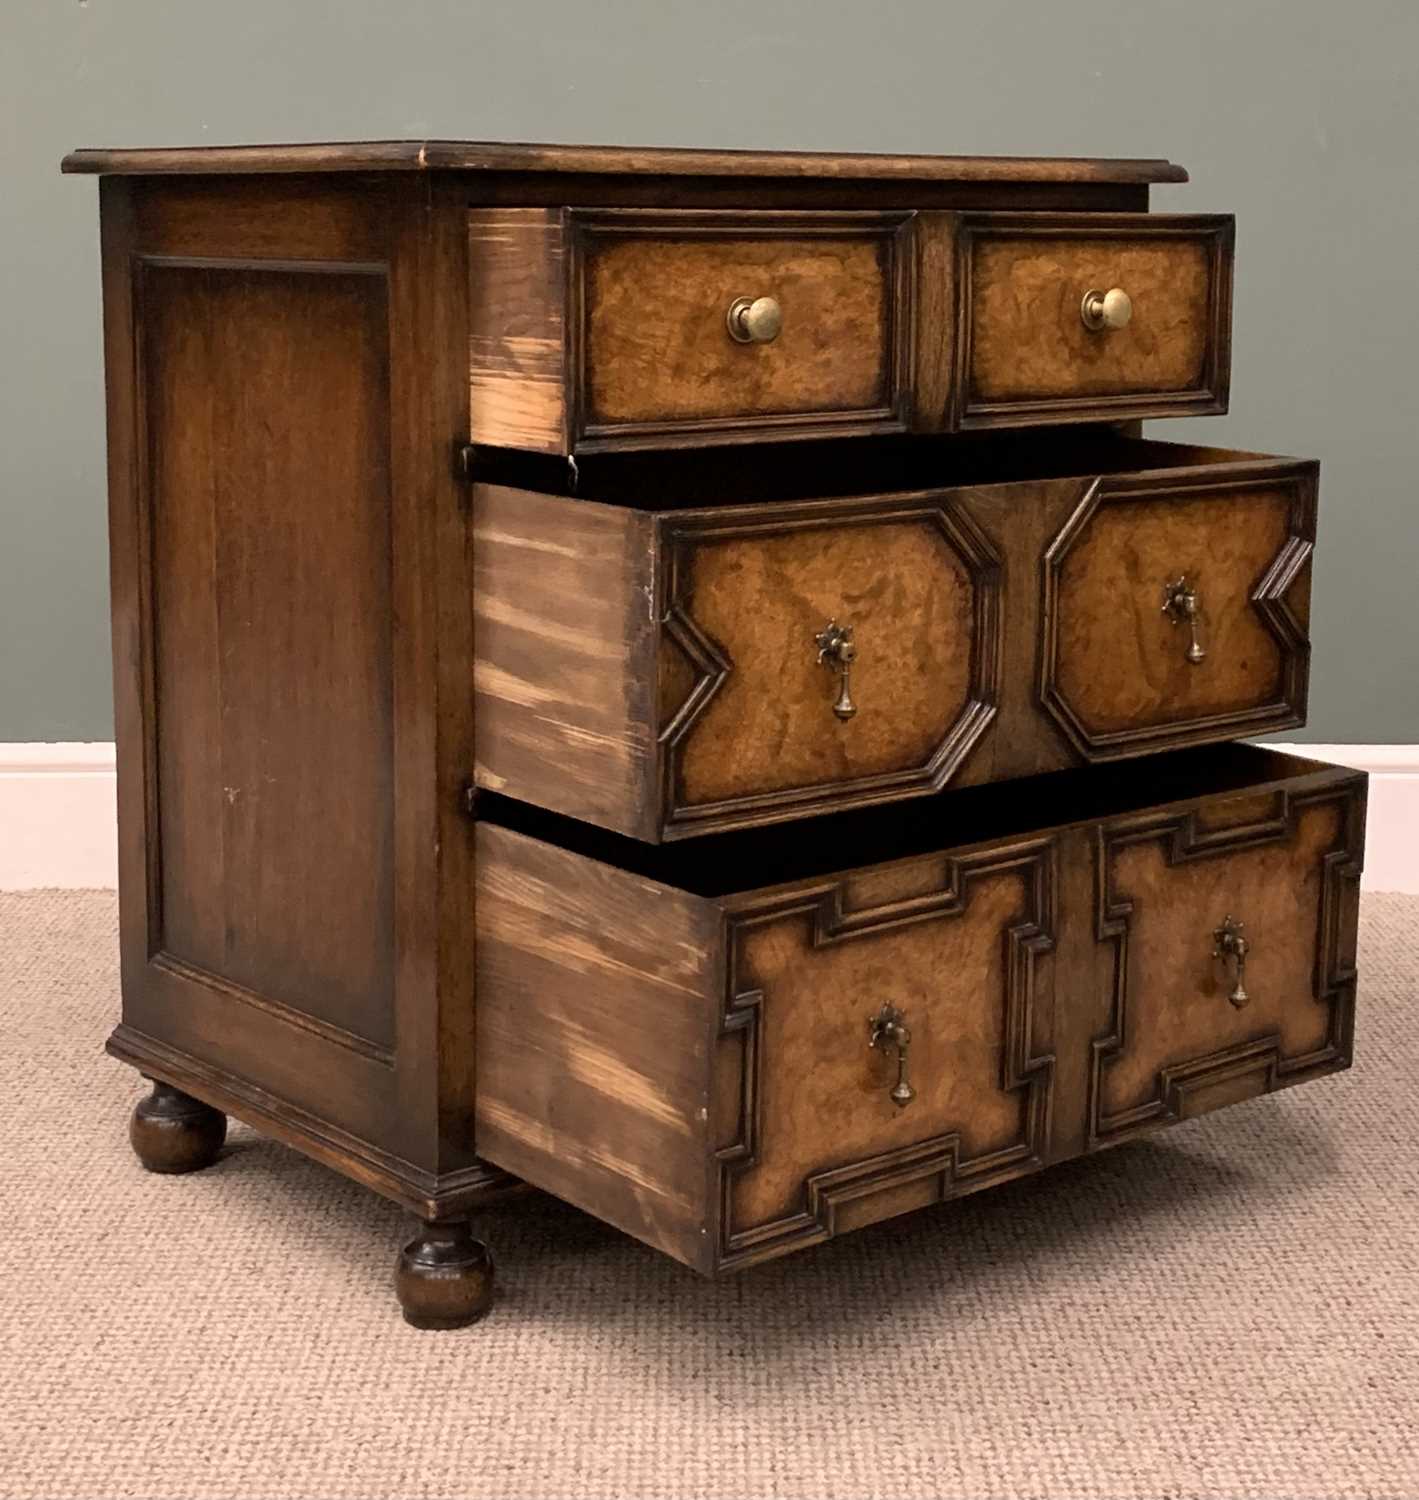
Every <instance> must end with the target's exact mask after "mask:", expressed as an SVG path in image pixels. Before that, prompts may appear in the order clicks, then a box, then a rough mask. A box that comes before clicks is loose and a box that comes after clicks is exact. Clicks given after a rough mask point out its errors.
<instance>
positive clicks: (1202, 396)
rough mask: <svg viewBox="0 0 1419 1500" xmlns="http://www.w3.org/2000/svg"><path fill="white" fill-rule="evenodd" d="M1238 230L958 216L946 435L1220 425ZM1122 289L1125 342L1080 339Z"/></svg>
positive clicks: (1141, 221) (1177, 220) (1178, 222)
mask: <svg viewBox="0 0 1419 1500" xmlns="http://www.w3.org/2000/svg"><path fill="white" fill-rule="evenodd" d="M1232 241H1233V223H1232V220H1231V219H1230V218H1221V217H1186V216H1165V215H1158V214H1154V215H1133V216H1122V215H1120V216H1101V215H1091V216H1087V217H1086V216H1058V217H1054V218H1051V217H1048V216H1045V215H1038V214H1023V215H1009V214H994V215H992V214H981V215H963V216H961V217H960V218H959V220H958V221H957V224H956V267H955V271H956V282H957V302H958V314H957V328H956V339H955V347H956V360H955V376H954V390H953V393H952V406H953V410H952V425H954V426H959V427H981V426H1016V425H1021V424H1024V423H1030V422H1061V421H1098V420H1100V419H1101V418H1106V417H1108V418H1125V417H1141V416H1164V415H1170V414H1171V415H1187V414H1198V413H1207V412H1218V411H1225V410H1226V406H1227V390H1228V367H1229V363H1230V345H1231V277H1232ZM1110 287H1122V288H1123V289H1124V290H1125V291H1126V292H1128V294H1129V296H1130V297H1131V298H1132V301H1133V316H1132V320H1131V321H1130V322H1129V324H1128V326H1127V327H1125V328H1121V329H1112V330H1104V331H1092V330H1090V329H1088V328H1086V327H1085V326H1084V323H1083V320H1082V318H1081V316H1080V303H1081V301H1082V299H1083V297H1084V294H1085V292H1087V291H1090V290H1098V291H1106V290H1107V289H1108V288H1110Z"/></svg>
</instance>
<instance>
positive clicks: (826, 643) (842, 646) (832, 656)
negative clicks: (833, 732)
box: [813, 620, 857, 724]
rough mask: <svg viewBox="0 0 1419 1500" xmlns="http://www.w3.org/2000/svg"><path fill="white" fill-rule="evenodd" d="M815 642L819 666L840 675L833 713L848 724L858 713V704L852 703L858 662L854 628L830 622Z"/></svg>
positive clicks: (833, 621) (815, 637) (815, 638)
mask: <svg viewBox="0 0 1419 1500" xmlns="http://www.w3.org/2000/svg"><path fill="white" fill-rule="evenodd" d="M813 642H814V644H815V645H816V646H817V648H818V664H819V666H824V667H827V668H829V669H830V670H831V671H833V672H836V673H837V674H838V696H837V701H836V702H835V703H834V704H833V712H834V713H835V714H836V715H837V716H838V718H840V719H841V720H842V721H843V723H844V724H846V723H847V721H848V720H849V719H850V718H852V716H853V715H854V714H855V713H856V712H857V704H855V703H854V702H853V701H852V664H853V662H855V661H856V660H857V647H856V646H855V645H854V644H853V640H852V626H851V625H839V624H838V622H837V621H836V620H829V621H828V623H827V624H826V625H825V626H824V627H823V628H822V629H821V630H820V631H819V632H818V633H817V635H815V636H814V637H813Z"/></svg>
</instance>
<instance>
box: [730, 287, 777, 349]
mask: <svg viewBox="0 0 1419 1500" xmlns="http://www.w3.org/2000/svg"><path fill="white" fill-rule="evenodd" d="M724 321H725V324H726V326H727V327H728V329H729V336H730V338H732V339H734V340H736V341H737V342H738V343H741V344H772V343H773V341H774V340H775V339H776V338H777V337H778V336H779V330H780V329H781V328H782V327H783V308H781V307H780V306H779V305H778V302H777V301H776V300H775V299H774V298H773V297H736V298H735V299H734V301H733V302H731V303H730V304H729V311H728V313H726V314H725V319H724Z"/></svg>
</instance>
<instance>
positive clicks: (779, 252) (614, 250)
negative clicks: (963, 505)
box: [468, 207, 1233, 454]
mask: <svg viewBox="0 0 1419 1500" xmlns="http://www.w3.org/2000/svg"><path fill="white" fill-rule="evenodd" d="M1232 240H1233V222H1232V219H1231V218H1230V217H1226V216H1218V215H1212V216H1199V215H1174V214H1146V213H1142V214H1139V213H1132V214H1112V213H1109V214H1103V213H953V212H943V211H935V210H926V211H916V210H911V209H896V210H891V209H888V210H882V211H861V210H829V211H826V212H817V211H815V212H798V211H782V210H764V209H751V208H739V209H714V210H710V209H646V208H637V209H614V208H595V209H592V208H505V207H498V208H482V209H475V210H473V211H472V212H470V214H469V219H468V254H469V280H468V290H469V314H470V329H471V342H470V352H469V382H470V385H469V403H470V404H469V417H470V423H471V425H470V433H471V435H472V439H473V441H474V442H476V443H482V444H488V445H491V446H493V447H500V448H523V449H529V450H532V451H535V452H540V453H563V454H569V453H576V454H587V453H595V452H603V451H606V450H611V449H623V450H624V449H632V448H677V447H681V448H683V447H694V448H701V447H704V446H706V445H710V444H722V443H740V442H748V441H760V442H762V441H772V440H775V439H782V438H815V437H819V438H821V437H829V436H832V435H835V434H836V435H847V434H854V435H863V434H877V433H891V432H905V431H908V430H911V431H917V432H951V431H956V430H960V429H966V428H976V427H1019V426H1026V425H1032V426H1039V425H1045V424H1050V425H1057V424H1059V423H1063V422H1100V421H1119V420H1123V419H1126V418H1136V417H1158V416H1186V415H1197V414H1203V413H1210V412H1220V411H1225V410H1226V408H1227V387H1228V374H1229V369H1230V360H1231V305H1232Z"/></svg>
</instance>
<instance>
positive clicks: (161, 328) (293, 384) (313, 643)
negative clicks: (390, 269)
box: [141, 266, 394, 1052]
mask: <svg viewBox="0 0 1419 1500" xmlns="http://www.w3.org/2000/svg"><path fill="white" fill-rule="evenodd" d="M141 295H142V299H143V307H144V318H145V341H144V356H143V357H144V368H145V371H146V372H147V380H148V384H147V392H148V402H147V415H148V435H149V442H150V451H151V454H152V461H151V468H150V470H149V482H150V485H151V494H152V518H151V519H152V546H153V568H154V578H155V584H154V591H153V592H154V600H153V630H154V636H155V643H156V644H155V650H156V660H155V675H156V684H157V702H156V719H157V779H158V786H157V791H158V802H159V808H160V830H161V831H160V838H161V848H162V860H161V865H160V870H161V881H162V900H161V920H160V928H159V933H160V935H159V938H158V942H159V947H160V949H161V951H162V952H164V953H165V954H168V955H170V956H171V957H173V958H174V959H177V960H179V961H181V962H184V963H186V964H190V965H191V966H193V967H194V968H197V969H199V970H202V971H205V972H207V973H209V974H218V975H221V976H223V977H224V978H225V979H227V980H229V981H231V982H232V983H235V984H237V985H240V986H242V987H243V988H247V989H250V990H252V991H254V992H256V993H258V994H262V995H265V996H267V997H268V998H271V999H276V1000H281V1001H282V1003H285V1004H289V1005H291V1006H292V1008H293V1009H296V1010H298V1011H300V1012H302V1013H303V1014H309V1015H312V1016H315V1017H317V1018H318V1019H320V1020H322V1021H325V1022H327V1023H328V1024H330V1025H332V1026H337V1027H339V1028H341V1029H342V1030H345V1031H348V1032H351V1033H353V1034H354V1035H355V1036H357V1037H358V1038H360V1039H361V1040H363V1041H364V1042H366V1043H367V1044H369V1045H370V1046H373V1047H377V1048H379V1049H381V1050H382V1051H384V1052H387V1051H388V1050H389V1048H390V1047H391V1046H392V1043H393V1034H394V1016H393V1012H392V1009H391V1004H390V1002H391V997H392V989H393V965H394V953H393V941H394V923H393V912H392V904H393V848H392V842H393V841H392V811H393V796H392V786H391V780H392V765H391V758H392V740H393V724H392V713H393V704H392V681H391V677H392V663H391V643H390V636H389V631H390V618H391V616H390V558H389V553H390V510H389V504H390V502H389V452H388V416H387V397H386V395H385V392H384V381H385V371H386V369H387V366H388V357H389V356H388V346H387V334H386V328H387V324H388V311H387V306H386V301H385V286H384V282H383V280H382V278H377V277H374V276H360V275H350V274H344V273H339V272H336V273H329V274H327V273H313V274H310V275H306V274H294V275H293V274H287V273H275V274H273V273H271V272H269V271H261V270H257V271H235V270H208V269H197V268H173V267H151V266H150V267H148V268H147V269H146V271H145V274H144V276H143V281H142V294H141ZM296 402H300V403H302V405H303V412H302V415H303V417H304V418H305V419H307V420H309V422H310V423H311V424H312V426H313V427H315V428H316V429H317V430H326V431H330V432H337V431H338V432H340V433H341V434H343V437H344V441H341V442H339V443H324V444H317V443H312V442H309V441H308V440H307V439H306V438H305V436H304V434H303V433H302V432H301V431H300V429H299V427H298V426H297V425H295V424H293V423H291V422H289V421H287V420H284V418H286V417H287V416H288V415H289V413H290V411H291V408H292V406H293V404H295V403H296ZM293 495H300V496H301V497H302V503H301V504H299V505H293V504H291V498H292V496H293ZM351 802H353V803H355V804H356V805H359V806H362V807H364V808H365V809H366V814H365V816H364V817H363V818H361V819H358V820H356V819H351V818H349V817H347V816H345V810H346V809H347V808H348V807H349V805H350V804H351ZM298 818H302V819H305V820H308V824H309V826H308V828H307V830H306V832H305V834H304V836H303V837H302V838H301V839H300V840H299V841H297V842H296V843H294V844H293V843H292V842H291V839H290V830H291V827H292V825H293V824H294V822H295V821H296V820H297V819H298ZM336 914H338V916H339V920H333V918H335V916H336Z"/></svg>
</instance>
